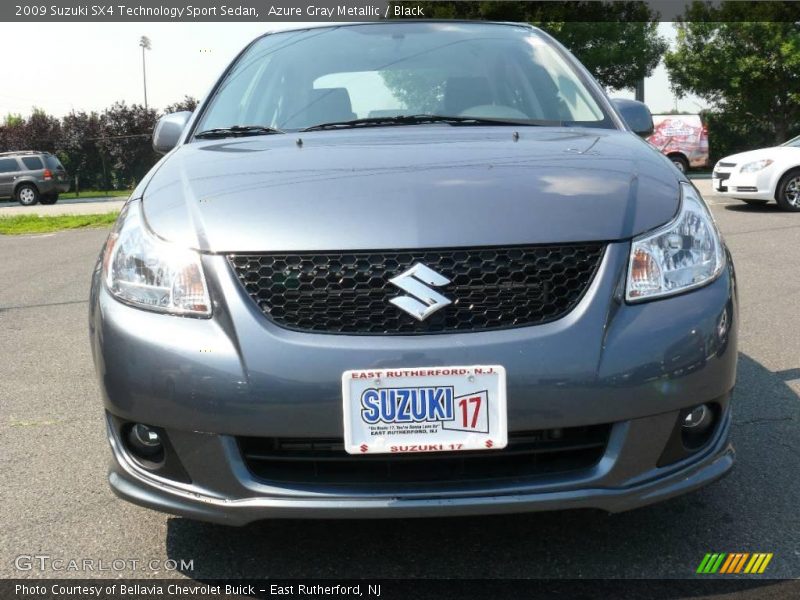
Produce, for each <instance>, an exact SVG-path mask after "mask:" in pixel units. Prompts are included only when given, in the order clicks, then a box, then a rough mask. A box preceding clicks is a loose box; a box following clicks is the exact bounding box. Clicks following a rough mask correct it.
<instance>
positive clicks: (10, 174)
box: [0, 151, 69, 206]
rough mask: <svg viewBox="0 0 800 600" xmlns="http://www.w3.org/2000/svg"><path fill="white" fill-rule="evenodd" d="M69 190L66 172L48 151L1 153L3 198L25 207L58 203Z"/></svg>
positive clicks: (0, 184)
mask: <svg viewBox="0 0 800 600" xmlns="http://www.w3.org/2000/svg"><path fill="white" fill-rule="evenodd" d="M68 190H69V177H67V171H66V170H65V169H64V165H62V164H61V161H59V160H58V158H56V157H55V156H54V155H52V154H50V153H49V152H36V151H23V152H2V153H0V199H1V198H13V199H16V200H17V202H19V203H20V204H22V205H23V206H33V205H34V204H36V203H37V202H41V203H42V204H55V203H56V201H57V200H58V194H59V193H60V192H66V191H68Z"/></svg>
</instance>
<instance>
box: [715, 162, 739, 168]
mask: <svg viewBox="0 0 800 600" xmlns="http://www.w3.org/2000/svg"><path fill="white" fill-rule="evenodd" d="M717 166H718V167H735V166H736V163H732V162H718V163H717Z"/></svg>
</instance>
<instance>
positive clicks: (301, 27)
mask: <svg viewBox="0 0 800 600" xmlns="http://www.w3.org/2000/svg"><path fill="white" fill-rule="evenodd" d="M419 23H447V24H452V23H458V24H459V25H475V26H480V25H503V26H506V27H526V28H528V29H531V30H534V31H539V28H538V27H535V26H533V25H531V24H530V23H525V22H524V21H476V20H474V19H392V20H386V21H353V22H346V23H310V24H308V25H303V24H297V25H293V26H291V27H287V28H286V29H270V30H268V31H265V32H264V33H263V34H261V35H260V36H258V37H259V38H260V37H264V36H267V35H271V34H273V33H283V32H284V31H303V30H305V29H325V28H329V29H335V28H337V27H355V26H360V25H400V26H402V25H410V24H419Z"/></svg>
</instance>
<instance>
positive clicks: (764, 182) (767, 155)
mask: <svg viewBox="0 0 800 600" xmlns="http://www.w3.org/2000/svg"><path fill="white" fill-rule="evenodd" d="M711 185H712V186H713V187H714V190H716V191H717V192H718V193H720V194H722V195H723V196H729V197H731V198H738V199H739V200H743V201H744V202H747V203H748V204H766V203H767V202H769V201H770V200H775V201H776V202H777V203H778V206H780V207H781V208H782V209H784V210H791V211H796V212H800V136H797V137H796V138H793V139H791V140H789V141H788V142H786V143H784V144H781V145H780V146H775V147H773V148H762V149H761V150H751V151H750V152H742V153H740V154H732V155H731V156H726V157H725V158H723V159H722V160H720V161H719V162H718V163H717V164H716V165H715V166H714V172H713V173H712V174H711Z"/></svg>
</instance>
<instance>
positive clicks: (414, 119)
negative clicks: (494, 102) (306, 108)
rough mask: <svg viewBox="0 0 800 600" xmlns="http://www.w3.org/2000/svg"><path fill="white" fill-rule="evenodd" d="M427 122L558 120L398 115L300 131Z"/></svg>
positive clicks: (462, 122) (497, 122)
mask: <svg viewBox="0 0 800 600" xmlns="http://www.w3.org/2000/svg"><path fill="white" fill-rule="evenodd" d="M426 123H448V124H450V125H556V124H558V123H557V122H556V121H553V122H552V123H551V122H549V121H548V122H545V121H535V120H528V119H494V118H490V117H468V116H463V117H461V116H447V115H397V116H394V117H368V118H365V119H352V120H350V121H331V122H330V123H319V124H317V125H312V126H311V127H306V128H305V129H301V130H300V131H317V130H320V129H339V128H347V127H382V126H384V125H420V124H426Z"/></svg>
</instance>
